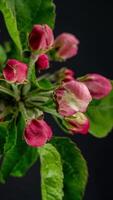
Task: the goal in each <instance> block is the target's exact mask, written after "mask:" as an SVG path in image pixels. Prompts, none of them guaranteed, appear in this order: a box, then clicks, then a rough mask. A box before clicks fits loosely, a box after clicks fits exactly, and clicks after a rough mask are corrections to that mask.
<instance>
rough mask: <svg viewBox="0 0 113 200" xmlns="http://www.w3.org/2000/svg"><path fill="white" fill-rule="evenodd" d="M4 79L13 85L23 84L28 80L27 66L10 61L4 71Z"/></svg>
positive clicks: (13, 60) (16, 61)
mask: <svg viewBox="0 0 113 200" xmlns="http://www.w3.org/2000/svg"><path fill="white" fill-rule="evenodd" d="M3 75H4V78H5V79H6V80H7V81H9V82H11V83H23V82H24V81H25V79H26V78H27V65H26V64H25V63H22V62H20V61H18V60H15V59H9V60H8V62H7V64H6V67H5V68H4V69H3Z"/></svg>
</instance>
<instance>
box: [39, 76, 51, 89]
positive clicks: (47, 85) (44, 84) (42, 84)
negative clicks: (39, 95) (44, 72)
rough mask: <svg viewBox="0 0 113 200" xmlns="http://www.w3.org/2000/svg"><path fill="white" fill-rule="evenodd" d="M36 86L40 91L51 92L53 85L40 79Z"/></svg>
mask: <svg viewBox="0 0 113 200" xmlns="http://www.w3.org/2000/svg"><path fill="white" fill-rule="evenodd" d="M38 86H39V88H40V89H42V90H52V89H53V87H54V86H53V84H52V83H51V82H50V81H49V80H47V79H41V80H40V81H38Z"/></svg>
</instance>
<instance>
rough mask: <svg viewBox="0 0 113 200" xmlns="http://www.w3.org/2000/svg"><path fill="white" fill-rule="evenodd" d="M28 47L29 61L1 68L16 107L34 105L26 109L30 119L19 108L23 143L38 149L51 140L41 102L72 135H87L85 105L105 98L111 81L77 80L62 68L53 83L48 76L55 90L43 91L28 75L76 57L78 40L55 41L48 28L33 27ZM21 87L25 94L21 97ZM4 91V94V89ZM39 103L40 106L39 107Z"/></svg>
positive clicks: (67, 36) (11, 61) (71, 37)
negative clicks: (51, 106)
mask: <svg viewBox="0 0 113 200" xmlns="http://www.w3.org/2000/svg"><path fill="white" fill-rule="evenodd" d="M28 45H29V50H30V52H31V57H30V59H31V60H30V62H28V63H27V62H26V63H24V62H21V61H18V60H16V59H9V60H8V61H7V63H6V65H5V67H4V69H3V79H4V80H5V81H6V86H7V85H8V89H7V93H8V94H11V96H14V97H15V95H18V96H19V97H18V96H16V97H18V98H16V106H19V105H20V102H22V103H23V104H25V109H26V110H27V109H28V107H27V106H28V105H30V106H31V105H33V106H31V107H30V106H29V110H30V109H32V112H31V113H32V117H30V118H29V117H28V116H27V114H26V113H28V111H26V112H25V110H21V109H22V107H21V109H20V112H22V114H24V116H25V118H26V128H25V131H24V139H25V141H26V143H27V144H28V145H30V146H32V147H40V146H42V145H44V144H45V143H46V142H47V141H49V140H50V139H51V137H52V135H53V133H52V129H51V127H50V126H49V125H48V124H47V123H46V121H45V120H44V117H43V116H44V113H43V112H44V107H43V105H44V104H43V103H47V102H48V101H49V100H51V99H52V103H53V104H54V110H52V111H51V114H52V115H54V113H57V116H58V117H59V118H60V119H62V121H63V125H64V126H65V128H66V129H67V130H68V131H69V132H70V133H71V134H75V133H81V134H86V133H87V132H88V130H89V127H90V120H89V119H88V118H87V116H86V114H85V113H86V112H87V109H88V105H89V104H90V102H91V101H92V100H93V99H97V100H98V99H101V98H104V97H105V96H107V95H108V94H109V93H110V91H111V90H112V85H111V82H110V81H109V80H108V79H107V78H105V77H103V76H101V75H99V74H87V75H86V76H84V77H81V78H76V77H75V72H74V71H73V70H71V69H65V70H63V71H62V72H61V71H60V74H59V75H58V73H57V80H55V74H54V75H53V76H51V75H50V76H47V77H48V79H50V80H52V81H51V84H53V85H54V87H51V88H52V89H50V91H45V90H44V91H43V90H42V88H40V87H39V84H38V77H36V80H35V82H36V83H34V80H33V76H32V79H31V77H30V76H29V74H30V73H31V75H32V74H33V73H34V70H37V71H38V72H40V71H42V70H46V69H48V68H49V66H50V61H52V60H57V61H64V60H66V59H68V58H71V57H73V56H76V55H77V52H78V45H79V40H78V39H77V38H76V37H75V36H74V35H72V34H69V33H62V34H61V35H59V36H58V37H57V38H56V39H54V34H53V31H52V29H51V28H50V27H49V26H48V25H34V27H33V29H32V31H31V33H30V34H29V37H28ZM31 61H32V62H33V64H32V65H31V63H32V62H31ZM29 63H30V64H29ZM29 77H30V78H29ZM45 77H46V76H45ZM51 77H52V79H51ZM42 80H43V79H42ZM59 80H60V81H59ZM55 81H56V82H55ZM4 87H5V86H4ZM11 87H12V88H13V89H14V90H13V92H14V94H13V92H12V91H10V89H11ZM37 87H38V89H37ZM23 88H24V95H23V94H22V91H23ZM25 88H26V89H25ZM2 90H3V88H2ZM32 90H33V91H32ZM4 91H5V92H6V90H5V89H4ZM27 92H28V96H27ZM51 94H52V95H51ZM41 102H43V103H42V104H41ZM40 104H41V105H40ZM35 105H36V106H35ZM41 106H42V107H41ZM37 107H38V109H39V110H38V117H36V115H35V114H34V109H37ZM46 110H47V109H46ZM45 112H46V111H45ZM29 113H30V112H29ZM2 120H3V119H2Z"/></svg>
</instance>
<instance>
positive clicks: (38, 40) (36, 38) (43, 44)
mask: <svg viewBox="0 0 113 200" xmlns="http://www.w3.org/2000/svg"><path fill="white" fill-rule="evenodd" d="M53 43H54V36H53V31H52V29H51V28H50V27H49V26H48V25H47V24H46V25H34V26H33V29H32V31H31V33H30V34H29V46H30V48H31V49H32V50H33V51H36V50H46V49H49V48H51V46H52V45H53Z"/></svg>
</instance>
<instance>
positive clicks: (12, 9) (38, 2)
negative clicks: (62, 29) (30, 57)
mask: <svg viewBox="0 0 113 200" xmlns="http://www.w3.org/2000/svg"><path fill="white" fill-rule="evenodd" d="M0 4H1V5H0V10H1V11H2V13H3V15H4V19H5V22H6V26H7V29H8V31H9V34H10V36H11V37H12V39H13V41H14V42H15V44H16V45H17V47H18V48H19V49H20V50H21V44H22V47H23V49H26V48H27V36H28V33H29V32H30V31H31V29H32V26H33V25H34V24H38V23H39V24H48V25H50V26H51V27H52V28H53V26H54V21H55V7H54V4H53V1H52V0H46V1H45V0H32V1H31V0H2V2H1V3H0ZM20 41H21V42H20Z"/></svg>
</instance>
